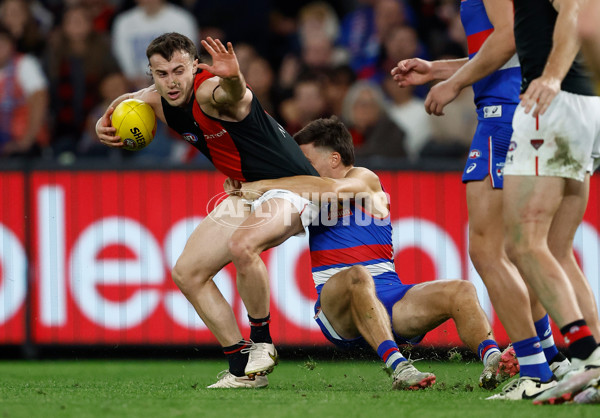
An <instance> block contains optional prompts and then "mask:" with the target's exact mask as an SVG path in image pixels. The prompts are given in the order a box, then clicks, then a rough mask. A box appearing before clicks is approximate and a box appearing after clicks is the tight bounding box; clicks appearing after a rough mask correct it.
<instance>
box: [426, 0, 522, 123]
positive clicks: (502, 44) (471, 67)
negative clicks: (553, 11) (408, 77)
mask: <svg viewBox="0 0 600 418" xmlns="http://www.w3.org/2000/svg"><path fill="white" fill-rule="evenodd" d="M484 5H485V10H486V13H487V15H488V18H489V20H490V22H491V24H492V26H494V31H493V32H492V33H491V34H490V35H489V36H488V38H487V39H486V40H485V42H484V43H483V45H482V46H481V49H480V50H479V51H478V52H477V54H476V55H475V56H474V57H473V59H472V60H469V61H468V62H466V63H465V64H464V65H463V66H461V67H460V68H458V70H457V71H456V72H455V73H454V74H453V75H452V76H451V77H450V78H448V79H447V80H446V81H443V82H441V83H439V84H437V85H435V86H434V87H433V88H432V89H431V90H430V92H429V94H428V96H427V98H426V99H425V110H426V111H427V113H429V114H434V115H438V116H439V115H443V114H444V107H445V106H446V105H447V104H448V103H450V102H452V101H453V100H454V99H456V97H457V96H458V95H459V94H460V92H461V91H462V89H464V88H465V87H468V86H471V85H473V84H474V83H476V82H477V81H479V80H481V79H482V78H484V77H486V76H488V75H490V74H491V73H493V72H494V71H496V70H498V69H499V68H500V67H502V65H504V64H505V63H506V62H507V61H508V60H509V59H510V58H511V57H512V56H513V55H514V54H515V52H516V47H515V36H514V33H513V26H514V11H513V3H512V0H484Z"/></svg>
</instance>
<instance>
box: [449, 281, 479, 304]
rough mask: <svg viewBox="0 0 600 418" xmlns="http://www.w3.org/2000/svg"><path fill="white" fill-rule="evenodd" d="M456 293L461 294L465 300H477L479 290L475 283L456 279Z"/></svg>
mask: <svg viewBox="0 0 600 418" xmlns="http://www.w3.org/2000/svg"><path fill="white" fill-rule="evenodd" d="M454 292H455V295H457V296H460V297H461V298H463V300H465V299H467V300H477V291H476V290H475V286H474V285H473V283H471V282H469V281H467V280H456V290H455V291H454Z"/></svg>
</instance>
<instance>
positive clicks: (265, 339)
mask: <svg viewBox="0 0 600 418" xmlns="http://www.w3.org/2000/svg"><path fill="white" fill-rule="evenodd" d="M248 319H249V320H250V339H251V340H252V342H255V343H269V344H271V343H272V342H273V340H272V339H271V333H270V331H269V323H270V322H271V314H269V315H267V316H266V317H264V318H252V317H251V316H250V315H248Z"/></svg>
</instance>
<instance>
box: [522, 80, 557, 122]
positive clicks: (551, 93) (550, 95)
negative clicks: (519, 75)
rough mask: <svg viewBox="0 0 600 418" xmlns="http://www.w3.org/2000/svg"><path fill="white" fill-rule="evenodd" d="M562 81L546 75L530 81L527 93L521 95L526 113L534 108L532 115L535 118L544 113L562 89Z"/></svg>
mask: <svg viewBox="0 0 600 418" xmlns="http://www.w3.org/2000/svg"><path fill="white" fill-rule="evenodd" d="M560 83H561V82H560V80H559V79H558V78H554V77H545V76H541V77H538V78H536V79H535V80H533V81H532V82H531V83H529V86H528V87H527V90H526V91H525V93H523V94H521V96H520V97H519V98H520V99H521V104H522V105H523V107H524V108H525V113H529V112H530V111H531V110H532V109H533V113H532V114H531V116H533V117H534V118H537V117H538V116H539V115H543V114H544V113H545V112H546V110H547V109H548V107H549V106H550V103H552V100H553V99H554V98H555V97H556V95H557V94H558V92H559V91H560Z"/></svg>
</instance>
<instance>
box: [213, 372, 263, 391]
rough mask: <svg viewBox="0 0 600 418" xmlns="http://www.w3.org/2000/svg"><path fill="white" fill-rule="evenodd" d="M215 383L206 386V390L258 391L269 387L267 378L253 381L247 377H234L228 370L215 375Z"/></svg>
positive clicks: (258, 378) (259, 377) (260, 377)
mask: <svg viewBox="0 0 600 418" xmlns="http://www.w3.org/2000/svg"><path fill="white" fill-rule="evenodd" d="M217 379H218V380H217V383H213V384H212V385H210V386H207V388H208V389H237V388H241V389H259V388H265V387H267V386H268V385H269V379H268V378H267V376H256V377H255V378H254V379H251V378H249V377H248V376H235V375H233V374H231V373H229V370H223V371H222V372H221V373H219V374H218V375H217Z"/></svg>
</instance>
